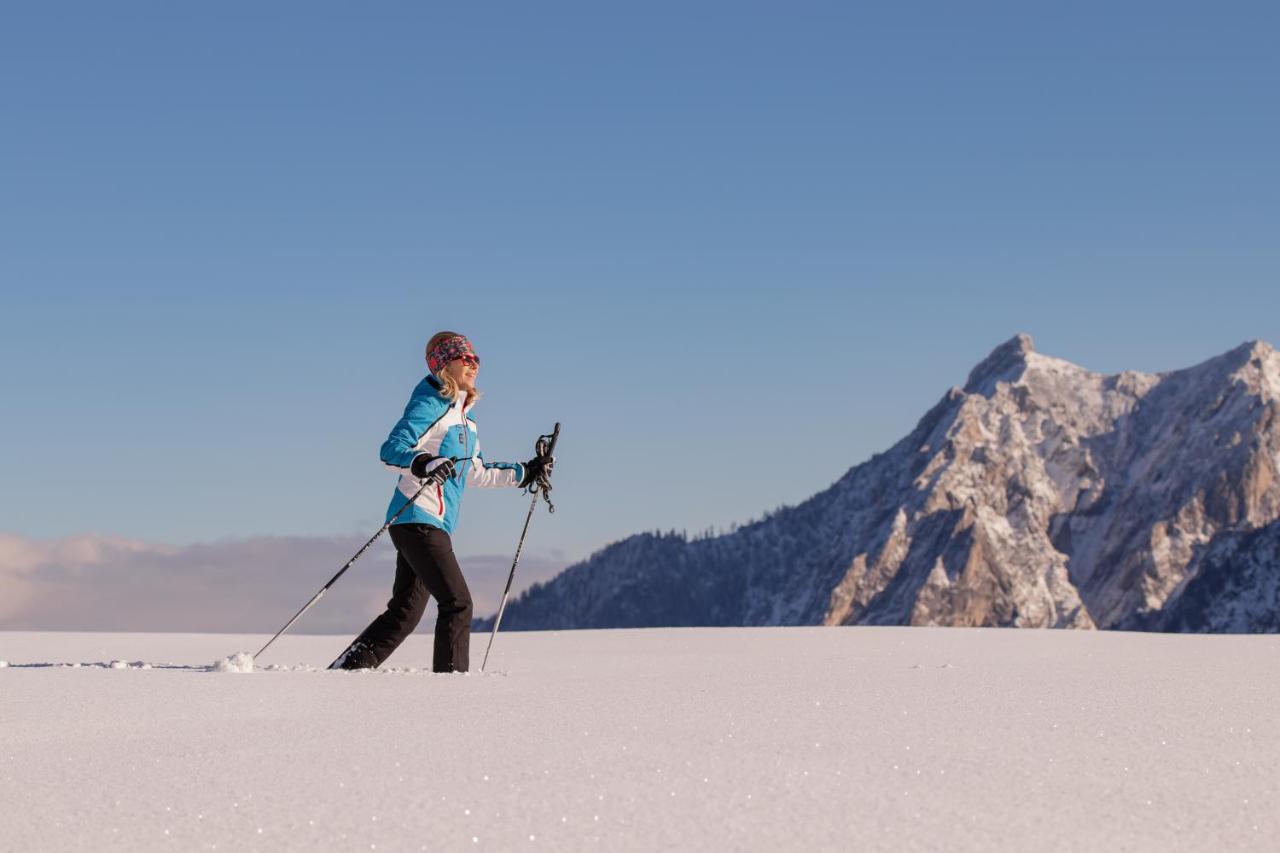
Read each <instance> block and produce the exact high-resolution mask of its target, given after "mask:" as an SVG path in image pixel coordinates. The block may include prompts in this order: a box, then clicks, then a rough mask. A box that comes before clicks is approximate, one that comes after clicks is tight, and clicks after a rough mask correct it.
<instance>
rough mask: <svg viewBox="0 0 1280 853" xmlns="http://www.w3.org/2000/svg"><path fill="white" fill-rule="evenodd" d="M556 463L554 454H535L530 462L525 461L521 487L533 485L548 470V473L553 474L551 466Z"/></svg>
mask: <svg viewBox="0 0 1280 853" xmlns="http://www.w3.org/2000/svg"><path fill="white" fill-rule="evenodd" d="M555 464H556V458H555V457H554V456H535V457H533V458H532V459H530V460H529V461H528V462H526V463H524V479H523V480H521V481H520V488H522V489H523V488H526V487H528V486H531V485H533V484H534V483H536V482H537V481H538V478H539V477H541V476H542V472H543V471H546V472H547V475H548V476H550V475H551V468H552V466H554V465H555Z"/></svg>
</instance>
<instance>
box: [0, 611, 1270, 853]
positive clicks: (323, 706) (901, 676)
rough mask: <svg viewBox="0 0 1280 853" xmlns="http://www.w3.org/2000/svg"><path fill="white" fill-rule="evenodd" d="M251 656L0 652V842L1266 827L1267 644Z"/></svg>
mask: <svg viewBox="0 0 1280 853" xmlns="http://www.w3.org/2000/svg"><path fill="white" fill-rule="evenodd" d="M265 639H266V637H265V636H253V637H249V636H239V635H177V634H67V633H0V656H3V658H4V659H5V660H6V661H8V664H9V665H8V666H7V667H5V668H3V670H2V671H0V732H2V733H3V735H2V737H0V802H3V803H4V804H5V808H4V809H3V810H0V838H4V840H5V841H4V843H5V845H7V846H8V847H11V848H12V849H16V850H22V849H36V848H39V849H92V850H121V851H123V850H131V851H133V850H137V851H147V850H158V849H204V850H211V849H215V846H216V849H218V850H312V849H353V850H354V849H363V850H371V849H377V850H385V849H394V850H419V849H427V850H452V849H458V848H461V847H466V848H468V849H497V850H511V849H521V850H535V849H545V850H557V851H559V850H584V849H601V850H652V849H663V848H669V847H677V848H680V849H695V848H705V849H717V850H719V849H729V850H734V849H738V850H741V849H753V850H763V849H815V848H817V849H849V848H850V847H852V846H856V847H857V848H858V849H860V850H895V851H896V850H936V849H959V850H1010V851H1013V850H1024V849H1054V850H1067V849H1102V848H1105V849H1128V850H1152V849H1204V848H1215V849H1231V850H1270V849H1273V847H1274V839H1275V838H1276V837H1277V834H1278V833H1280V809H1276V808H1275V803H1274V797H1275V794H1276V783H1275V778H1276V777H1275V770H1274V768H1275V766H1276V765H1277V761H1278V760H1280V726H1278V725H1277V720H1276V716H1275V713H1274V709H1275V708H1276V707H1277V706H1278V704H1280V680H1277V679H1276V677H1275V675H1276V664H1275V661H1276V660H1277V659H1280V654H1278V653H1280V637H1277V636H1262V635H1255V636H1203V635H1168V634H1132V633H1120V632H1095V631H1037V630H1009V629H954V628H952V629H947V628H893V627H856V628H728V629H650V630H625V631H623V630H620V631H578V632H572V631H566V632H545V633H512V634H504V635H502V636H500V637H499V638H498V640H497V643H496V644H495V646H494V652H493V657H492V658H491V660H490V671H489V672H488V673H486V674H484V675H481V674H479V673H478V672H472V673H469V674H456V675H435V674H432V673H430V672H429V671H427V669H429V662H430V634H429V632H419V633H418V634H416V635H414V636H413V637H412V638H411V639H410V640H409V641H408V642H407V643H406V644H405V647H404V648H402V649H401V650H400V651H399V652H398V653H397V654H396V656H395V657H393V658H392V659H391V661H390V663H392V664H393V665H394V667H393V668H391V669H388V670H383V671H376V672H338V671H326V670H325V669H324V667H325V666H326V664H327V663H328V662H329V661H330V660H332V659H333V658H334V657H335V656H336V655H337V654H338V652H340V651H341V650H342V648H343V647H344V646H345V644H346V643H347V642H348V641H349V639H350V638H349V637H346V636H343V637H323V636H321V637H317V636H305V637H290V636H286V637H283V638H281V639H280V640H279V641H278V642H277V643H276V644H275V645H273V646H272V648H271V649H270V650H269V651H268V652H267V654H266V655H264V661H259V662H257V666H256V667H254V673H255V676H254V677H253V678H223V677H219V676H218V674H217V673H216V671H215V670H216V668H217V667H216V664H215V665H213V666H211V665H210V664H209V663H208V661H211V660H222V661H228V662H232V661H235V660H236V659H237V658H240V657H241V656H240V655H231V656H228V657H223V656H224V655H227V653H228V652H229V651H230V650H231V649H235V648H256V647H257V645H260V644H261V643H262V642H264V641H265ZM487 639H488V638H487V635H483V634H481V635H477V636H475V637H474V638H473V648H472V660H473V661H476V662H477V664H478V661H479V658H480V656H481V655H482V654H483V650H484V642H485V641H486V640H487ZM245 657H247V655H246V656H245ZM116 662H119V663H123V664H124V666H123V667H122V668H113V666H112V664H113V663H116ZM241 662H243V661H242V660H241ZM144 667H149V669H144Z"/></svg>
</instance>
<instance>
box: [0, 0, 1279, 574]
mask: <svg viewBox="0 0 1280 853" xmlns="http://www.w3.org/2000/svg"><path fill="white" fill-rule="evenodd" d="M1278 15H1280V13H1278V12H1277V7H1276V6H1274V4H1262V3H1257V4H1233V3H1222V4H1213V5H1211V6H1209V5H1205V4H1178V3H1158V4H1157V3H1105V4H1104V3H1079V4H1052V5H1048V4H1028V3H1017V4H1015V3H1008V4H981V3H980V4H954V3H918V4H901V3H894V4H890V3H885V4H878V5H877V6H873V7H868V6H866V5H863V4H849V3H806V4H793V3H789V4H783V3H774V4H758V3H736V2H735V3H695V4H690V3H645V4H634V5H632V6H631V7H630V8H621V7H620V6H619V4H601V3H555V2H550V3H539V4H528V3H524V4H430V3H425V4H418V3H414V4H411V3H386V4H377V5H373V6H370V5H367V4H365V5H357V4H348V3H343V4H330V3H316V2H308V3H305V4H304V3H296V4H290V3H272V4H247V3H245V4H203V5H200V6H196V5H193V4H173V3H159V2H157V3H121V4H102V3H83V4H76V3H51V4H25V5H23V6H19V7H14V8H10V9H8V10H6V13H5V20H4V26H3V27H0V109H2V110H3V116H4V130H3V133H0V187H2V188H3V189H2V190H0V233H2V234H3V235H4V236H3V251H0V400H2V401H3V403H2V405H3V421H2V426H0V430H2V431H3V432H2V438H3V441H0V471H2V472H3V481H4V487H3V489H0V530H3V531H5V532H8V533H12V534H17V535H19V536H24V537H37V538H48V537H63V536H68V535H72V534H84V533H95V534H111V535H120V536H128V537H136V538H140V539H145V540H149V541H156V542H163V543H172V544H181V545H186V544H190V543H197V542H203V541H211V540H224V539H235V538H241V537H250V536H258V535H264V534H280V535H298V536H350V535H354V534H357V533H361V532H372V530H374V529H376V528H377V525H378V524H379V523H380V522H381V516H382V512H383V510H384V507H385V504H386V501H387V498H388V496H389V494H390V490H391V488H392V479H391V475H389V474H388V473H386V472H385V471H384V470H383V469H381V467H380V466H379V465H378V463H377V449H378V446H379V444H380V443H381V442H382V440H383V438H384V437H385V435H386V432H387V431H388V429H389V428H390V426H391V425H392V424H393V423H394V421H395V420H396V418H397V417H398V415H399V413H400V410H401V408H402V406H403V405H404V402H405V399H406V397H407V395H408V393H409V391H410V390H411V389H412V387H413V385H414V384H415V383H416V382H417V380H418V379H419V378H420V377H421V375H422V371H423V364H422V361H421V348H422V345H423V343H424V342H425V340H426V339H427V337H429V336H430V334H431V333H432V332H434V331H436V330H438V329H442V328H451V329H456V330H458V331H462V332H464V333H466V334H468V335H469V336H471V337H472V339H473V340H474V342H475V344H476V346H477V348H478V349H479V351H480V353H481V357H482V359H483V369H482V372H481V386H482V388H484V389H485V391H486V393H487V395H488V396H487V399H486V400H485V401H484V402H483V403H482V404H481V405H480V406H478V407H477V418H478V420H479V421H480V424H481V436H482V441H483V444H484V446H485V447H486V453H487V455H490V456H493V457H495V458H507V459H517V460H520V459H525V458H527V457H528V455H529V453H530V452H531V450H532V442H533V439H534V438H535V437H536V436H537V434H538V433H540V432H544V431H547V430H549V429H550V427H551V425H552V423H553V422H555V421H556V420H559V421H562V422H563V424H564V434H563V439H562V445H561V453H560V454H559V456H560V465H559V466H558V471H557V490H556V498H557V505H558V508H559V511H558V512H557V514H556V515H555V516H554V517H551V518H547V517H545V516H541V517H540V518H539V519H538V520H537V521H536V522H535V528H534V531H533V532H532V533H531V537H532V538H531V543H530V545H531V547H532V548H534V549H536V550H537V551H538V552H539V553H543V554H555V555H560V556H561V557H563V558H565V559H572V558H576V557H580V556H585V555H586V554H587V553H589V552H590V551H592V550H594V549H596V548H598V547H600V546H603V545H604V544H606V543H607V542H609V541H612V540H614V539H618V538H621V537H623V536H625V535H627V534H629V533H632V532H637V531H641V530H649V529H655V528H661V529H668V528H677V529H680V528H687V529H689V530H690V531H691V532H692V531H695V530H700V529H704V528H706V527H708V526H712V525H719V526H725V525H728V524H730V523H732V522H735V521H738V522H742V521H746V520H748V519H749V518H751V517H754V516H758V515H760V514H761V513H762V512H764V511H766V510H769V509H772V508H774V507H776V506H777V505H779V504H781V503H793V502H796V501H799V500H802V499H804V498H805V497H807V496H809V495H810V494H812V493H813V492H815V491H817V490H819V489H822V488H824V487H826V486H827V485H829V484H830V483H831V482H832V481H834V480H835V479H836V478H837V477H838V476H839V475H840V474H842V473H843V472H844V471H845V470H846V469H847V468H848V467H849V466H851V465H853V464H856V463H858V462H860V461H862V460H864V459H866V458H867V457H868V456H869V455H871V454H872V453H874V452H877V451H879V450H882V449H884V448H885V447H887V446H889V445H890V444H892V443H893V442H894V441H896V440H897V439H898V438H900V437H901V436H902V435H904V434H905V433H906V432H907V431H909V430H910V428H911V427H912V426H913V425H914V424H915V422H916V420H917V419H918V418H919V417H920V416H921V415H922V414H923V413H924V411H925V410H926V409H927V408H928V407H929V406H931V405H932V404H933V403H934V402H936V401H937V399H938V398H939V397H940V396H941V395H942V394H943V393H944V392H945V391H946V389H947V388H948V387H949V386H951V385H956V384H963V381H964V377H965V375H966V374H967V372H968V370H969V369H970V368H971V367H972V366H973V365H974V364H975V363H976V362H977V361H979V360H980V359H981V358H982V357H983V356H984V355H985V354H986V353H987V352H988V351H989V350H990V349H992V348H993V347H994V346H996V345H997V344H999V343H1000V342H1002V341H1004V340H1006V339H1007V338H1009V337H1011V336H1012V335H1013V334H1015V333H1017V332H1027V333H1029V334H1031V335H1032V336H1033V337H1034V338H1035V341H1036V345H1037V348H1038V349H1039V350H1040V351H1042V352H1046V353H1049V354H1052V355H1056V356H1060V357H1063V358H1067V359H1070V360H1072V361H1075V362H1077V363H1080V364H1082V365H1084V366H1086V367H1089V368H1092V369H1095V370H1100V371H1105V372H1114V371H1119V370H1123V369H1139V370H1168V369H1174V368H1178V367H1184V366H1189V365H1191V364H1193V363H1196V362H1199V361H1202V360H1204V359H1206V358H1208V357H1210V356H1212V355H1215V354H1217V353H1220V352H1222V351H1225V350H1227V349H1229V348H1231V347H1233V346H1235V345H1236V344H1238V343H1240V342H1242V341H1244V340H1247V339H1253V338H1263V339H1266V340H1269V341H1271V342H1272V343H1276V344H1280V310H1277V309H1280V287H1278V286H1277V272H1278V271H1280V250H1278V249H1277V245H1278V244H1277V239H1276V238H1277V234H1280V227H1278V226H1280V168H1278V167H1280V157H1277V154H1276V152H1277V151H1280V119H1277V111H1276V109H1275V101H1274V97H1275V93H1276V91H1280V58H1278V57H1277V53H1276V51H1275V49H1274V48H1275V44H1276V43H1277V37H1278V36H1280V26H1278V24H1280V21H1278V20H1277V18H1278ZM526 505H527V503H526V501H525V499H523V498H520V497H518V496H517V495H516V494H515V493H514V492H507V493H502V494H493V493H490V494H481V493H471V494H469V495H468V498H467V501H466V505H465V506H464V508H463V515H462V520H461V527H460V529H459V532H458V535H457V542H458V550H459V552H460V553H464V554H465V553H486V554H492V553H500V552H503V551H506V550H510V548H511V547H513V546H514V542H515V538H516V536H517V535H518V532H519V525H520V523H521V522H522V521H523V513H524V508H525V507H526ZM343 559H345V557H343ZM338 562H339V563H340V562H341V560H338Z"/></svg>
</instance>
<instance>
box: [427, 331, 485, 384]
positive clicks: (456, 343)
mask: <svg viewBox="0 0 1280 853" xmlns="http://www.w3.org/2000/svg"><path fill="white" fill-rule="evenodd" d="M456 358H462V359H467V360H469V361H474V362H475V363H476V364H479V363H480V356H478V355H476V351H475V348H474V347H472V346H471V341H469V340H467V339H466V338H464V337H463V336H462V335H456V336H455V337H452V338H445V339H444V340H443V341H441V342H440V343H438V344H436V346H435V349H433V350H431V352H429V353H427V367H428V368H429V369H430V370H431V372H432V373H434V374H436V375H437V376H439V375H440V370H441V369H442V368H443V367H444V366H445V365H446V364H448V363H449V362H451V361H453V360H454V359H456Z"/></svg>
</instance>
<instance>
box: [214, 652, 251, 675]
mask: <svg viewBox="0 0 1280 853" xmlns="http://www.w3.org/2000/svg"><path fill="white" fill-rule="evenodd" d="M213 668H214V670H216V671H217V672H253V655H251V654H249V653H248V652H236V653H235V654H234V655H231V656H230V657H225V658H222V659H221V660H219V661H217V662H215V663H214V665H213Z"/></svg>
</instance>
